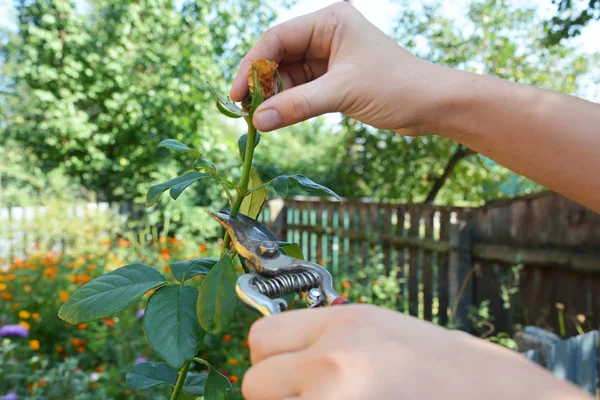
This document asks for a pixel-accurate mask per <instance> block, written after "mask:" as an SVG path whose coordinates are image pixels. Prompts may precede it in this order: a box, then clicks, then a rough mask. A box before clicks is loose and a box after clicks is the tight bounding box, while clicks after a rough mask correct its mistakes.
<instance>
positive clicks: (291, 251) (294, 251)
mask: <svg viewBox="0 0 600 400" xmlns="http://www.w3.org/2000/svg"><path fill="white" fill-rule="evenodd" d="M278 243H279V249H280V250H281V251H283V252H284V253H285V254H286V255H288V256H290V257H294V258H297V259H299V260H304V254H302V250H301V249H300V245H298V243H289V242H278Z"/></svg>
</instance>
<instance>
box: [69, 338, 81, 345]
mask: <svg viewBox="0 0 600 400" xmlns="http://www.w3.org/2000/svg"><path fill="white" fill-rule="evenodd" d="M71 344H72V345H73V346H79V345H80V344H81V339H79V338H76V337H74V338H73V339H71Z"/></svg>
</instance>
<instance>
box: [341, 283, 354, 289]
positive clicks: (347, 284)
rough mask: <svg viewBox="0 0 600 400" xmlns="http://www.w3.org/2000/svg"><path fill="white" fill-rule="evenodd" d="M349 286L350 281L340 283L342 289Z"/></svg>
mask: <svg viewBox="0 0 600 400" xmlns="http://www.w3.org/2000/svg"><path fill="white" fill-rule="evenodd" d="M350 286H352V285H351V284H350V282H348V281H346V282H344V283H342V287H343V288H344V289H350Z"/></svg>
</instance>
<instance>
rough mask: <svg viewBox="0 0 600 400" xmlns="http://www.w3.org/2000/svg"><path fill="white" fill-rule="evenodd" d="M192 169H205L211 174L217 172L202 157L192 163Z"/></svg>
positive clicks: (213, 166) (212, 165)
mask: <svg viewBox="0 0 600 400" xmlns="http://www.w3.org/2000/svg"><path fill="white" fill-rule="evenodd" d="M193 167H194V168H197V169H207V170H211V171H213V172H217V167H215V165H214V164H213V163H211V162H210V161H208V160H207V159H206V158H204V157H200V158H198V159H197V160H196V161H194V165H193Z"/></svg>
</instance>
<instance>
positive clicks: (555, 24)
mask: <svg viewBox="0 0 600 400" xmlns="http://www.w3.org/2000/svg"><path fill="white" fill-rule="evenodd" d="M552 3H553V4H556V8H557V12H556V15H555V16H554V17H552V18H551V19H550V20H549V21H546V23H545V25H546V31H547V40H548V43H549V44H556V43H558V42H560V41H561V40H562V39H568V38H572V37H575V36H579V35H580V34H581V30H582V29H583V28H584V27H585V26H587V25H588V24H589V23H590V22H591V21H593V20H599V19H600V0H575V1H574V0H552Z"/></svg>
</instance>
